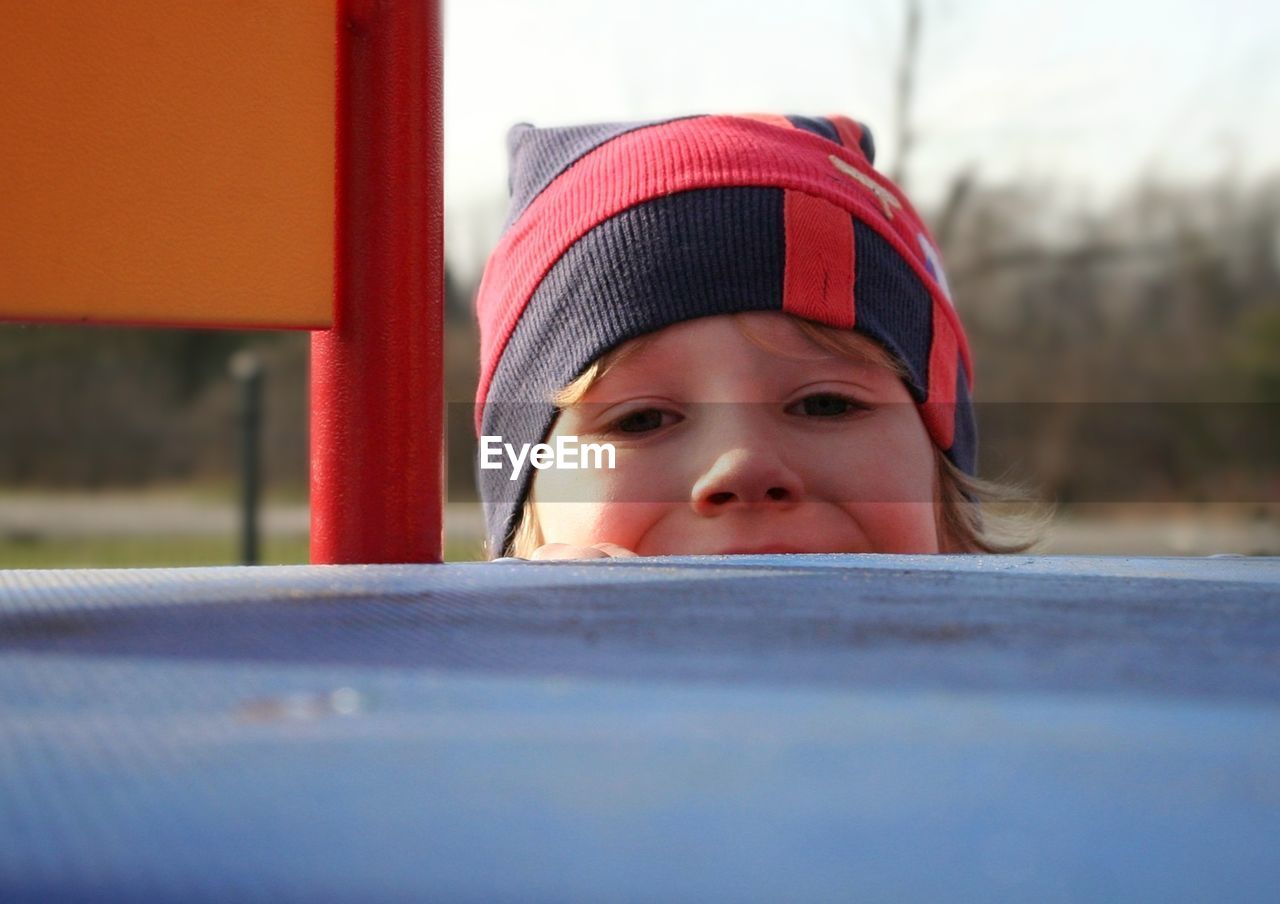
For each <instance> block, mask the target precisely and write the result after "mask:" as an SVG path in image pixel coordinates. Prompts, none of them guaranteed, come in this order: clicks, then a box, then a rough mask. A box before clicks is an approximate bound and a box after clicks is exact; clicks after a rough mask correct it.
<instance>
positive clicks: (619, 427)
mask: <svg viewBox="0 0 1280 904" xmlns="http://www.w3.org/2000/svg"><path fill="white" fill-rule="evenodd" d="M669 416H670V415H669V412H666V411H662V410H660V409H658V408H642V409H640V410H639V411H633V412H631V413H630V414H628V415H626V416H624V417H621V418H618V420H616V421H614V422H613V423H612V424H610V425H609V426H610V429H612V430H616V431H617V432H619V433H648V432H650V431H652V430H657V429H658V428H659V427H662V426H664V423H663V418H664V417H669Z"/></svg>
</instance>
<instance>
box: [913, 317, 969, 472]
mask: <svg viewBox="0 0 1280 904" xmlns="http://www.w3.org/2000/svg"><path fill="white" fill-rule="evenodd" d="M940 310H942V306H941V305H939V304H937V303H936V302H935V303H934V305H933V345H932V346H931V347H930V349H929V387H928V391H929V397H928V398H927V399H925V401H924V403H923V404H921V405H920V417H921V419H922V420H923V421H924V425H925V428H926V429H927V430H928V431H929V435H930V436H931V437H932V438H933V441H934V443H935V444H936V445H937V446H938V448H939V449H942V450H943V451H944V452H945V451H946V450H948V449H950V448H951V444H952V442H953V441H954V440H955V429H956V366H957V364H958V363H959V360H960V352H959V346H958V343H957V342H956V339H957V337H956V334H955V332H954V331H953V330H952V329H951V320H950V318H947V317H939V316H938V312H939V311H940Z"/></svg>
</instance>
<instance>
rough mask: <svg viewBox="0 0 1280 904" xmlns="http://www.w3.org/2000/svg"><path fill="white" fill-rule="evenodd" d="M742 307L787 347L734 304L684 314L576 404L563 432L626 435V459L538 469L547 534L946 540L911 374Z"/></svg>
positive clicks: (919, 548)
mask: <svg viewBox="0 0 1280 904" xmlns="http://www.w3.org/2000/svg"><path fill="white" fill-rule="evenodd" d="M740 316H743V317H744V318H745V319H746V320H747V321H748V326H749V328H750V329H751V331H752V332H753V333H755V334H756V335H757V336H759V337H760V338H761V339H762V340H764V342H765V343H766V344H768V345H770V346H771V347H774V348H777V349H779V351H780V352H781V354H778V353H774V352H771V351H768V350H766V349H764V348H761V347H760V346H759V345H757V344H756V343H754V342H752V341H751V340H749V339H748V338H747V337H746V336H745V335H743V333H742V331H741V330H740V329H739V328H738V326H737V325H736V324H735V322H734V319H733V317H731V316H727V315H725V316H716V317H703V318H700V319H697V320H690V321H686V322H683V323H678V324H675V325H673V326H670V327H668V328H666V329H664V330H662V331H660V332H658V333H655V334H653V335H652V336H651V337H649V341H648V344H647V345H646V346H645V347H644V348H643V349H641V350H640V351H639V352H638V353H636V354H633V355H630V356H628V357H625V358H623V359H622V360H621V361H620V362H618V363H617V364H615V365H614V366H613V367H612V368H611V369H610V370H609V371H608V372H607V373H606V374H605V375H604V376H603V377H602V378H601V379H600V380H598V381H597V382H596V383H595V384H594V385H593V386H592V387H591V389H590V390H589V391H588V392H587V394H586V395H585V396H584V398H583V399H582V401H581V402H580V403H579V404H577V405H575V406H572V407H569V408H567V409H566V410H565V411H563V412H562V413H561V414H560V416H559V418H558V420H557V422H556V425H555V429H554V430H553V431H552V434H551V438H550V439H549V440H548V442H549V443H552V444H554V443H555V442H556V438H557V437H560V436H577V437H578V438H579V442H580V443H587V442H594V443H604V442H609V443H612V444H613V445H614V447H615V450H616V467H615V468H614V469H612V470H609V469H595V470H567V469H554V468H551V469H547V470H543V471H539V472H537V473H536V478H535V484H534V498H535V502H534V506H535V512H536V514H537V517H538V520H539V524H540V525H541V528H542V533H543V540H544V542H545V543H567V544H570V545H573V546H583V547H586V546H591V545H593V544H596V543H614V544H617V545H619V546H622V547H625V548H626V549H629V550H632V551H634V552H635V553H637V554H639V555H642V556H645V555H681V554H683V555H698V554H725V553H750V552H911V553H934V552H938V529H937V522H936V515H935V507H934V501H935V500H936V498H937V492H938V489H937V479H936V467H935V463H934V453H933V445H932V443H931V441H930V439H929V435H928V433H927V432H926V431H925V427H924V424H923V422H922V421H921V420H920V416H919V413H918V412H917V409H916V406H915V405H914V404H913V403H912V400H911V397H910V395H908V393H907V389H906V387H905V386H904V385H903V384H902V382H901V380H900V379H899V378H898V376H897V375H896V374H894V373H892V372H891V371H888V370H885V369H884V368H881V367H878V366H875V365H871V364H864V363H861V362H858V361H854V360H852V359H850V358H848V357H846V356H843V355H839V354H837V353H835V352H831V351H828V350H826V349H824V348H822V347H821V346H818V345H817V344H816V343H814V342H813V340H811V339H809V338H808V337H807V336H805V335H804V334H803V333H802V332H801V331H800V330H799V329H797V328H796V326H795V325H794V322H793V321H792V320H791V318H790V316H789V315H787V314H783V313H773V312H759V313H753V314H747V315H740ZM858 338H859V339H860V340H862V341H863V342H866V343H867V345H868V346H871V345H873V343H871V342H870V340H866V339H865V338H863V337H858ZM797 359H803V360H797ZM844 400H851V401H844ZM860 406H866V407H865V408H864V407H860Z"/></svg>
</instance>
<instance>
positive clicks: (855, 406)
mask: <svg viewBox="0 0 1280 904" xmlns="http://www.w3.org/2000/svg"><path fill="white" fill-rule="evenodd" d="M797 408H798V409H799V411H795V409H797ZM870 410H871V407H870V406H869V405H864V404H862V403H861V402H859V401H857V400H856V399H851V398H849V397H848V396H842V395H838V394H837V393H834V392H818V393H814V394H813V395H809V396H805V397H804V398H803V399H801V400H800V401H798V402H796V403H795V404H794V405H792V406H791V407H790V408H788V409H787V412H788V413H789V414H790V413H793V411H794V413H797V414H803V415H804V416H806V417H819V418H829V417H841V416H843V415H847V414H851V413H853V412H855V411H870Z"/></svg>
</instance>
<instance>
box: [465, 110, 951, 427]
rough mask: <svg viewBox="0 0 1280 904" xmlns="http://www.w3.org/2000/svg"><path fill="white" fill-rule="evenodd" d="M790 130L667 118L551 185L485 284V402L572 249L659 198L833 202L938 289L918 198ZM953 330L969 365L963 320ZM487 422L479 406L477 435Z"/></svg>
mask: <svg viewBox="0 0 1280 904" xmlns="http://www.w3.org/2000/svg"><path fill="white" fill-rule="evenodd" d="M787 126H788V128H785V129H783V128H779V127H777V126H775V125H770V124H767V123H763V122H759V121H754V120H751V119H747V118H744V117H740V116H702V117H691V118H687V119H678V120H674V121H668V122H664V123H660V124H656V125H654V126H650V127H646V128H641V129H636V130H635V131H632V132H627V133H625V134H623V135H619V136H618V137H616V138H613V139H611V140H609V141H607V142H605V143H604V144H602V145H600V146H599V147H597V148H596V149H595V150H593V151H592V152H591V153H589V154H586V155H585V156H583V157H581V158H580V159H579V160H578V161H577V162H575V163H574V165H573V166H571V167H569V169H567V170H566V171H565V172H564V173H562V174H561V175H560V176H558V177H557V178H556V179H554V180H553V181H552V182H551V183H550V184H549V185H547V187H546V188H544V189H543V190H542V191H541V192H540V193H539V194H538V196H537V197H536V198H535V199H534V200H533V201H532V202H531V203H530V204H529V206H528V207H526V208H525V210H524V212H523V213H522V214H521V216H520V217H519V218H518V219H517V220H516V221H515V222H514V223H513V224H512V225H511V227H510V228H509V229H508V230H507V231H506V232H505V233H504V234H503V236H502V239H501V241H499V243H498V247H497V248H496V249H495V250H494V252H493V254H492V255H491V256H490V259H489V264H488V265H487V266H486V267H485V272H484V276H483V278H482V279H481V282H480V289H479V292H478V295H477V298H476V316H477V318H478V319H479V321H480V323H481V324H482V325H484V326H486V327H487V328H486V329H483V330H482V338H481V348H480V360H481V373H480V382H479V385H478V387H477V393H476V401H477V403H478V404H479V405H482V404H483V403H484V401H485V399H486V398H487V397H488V393H489V386H490V384H491V383H492V381H493V373H494V370H495V369H496V368H497V364H498V359H499V357H500V354H501V351H502V350H503V349H504V348H505V347H506V344H507V342H508V341H509V340H510V338H511V333H512V331H513V330H514V329H515V326H516V323H517V322H518V321H519V319H520V315H521V314H522V313H523V311H524V306H525V305H526V304H527V303H528V301H529V298H530V296H532V294H533V292H534V290H535V289H536V288H537V286H538V284H539V283H540V282H541V281H542V280H543V278H544V277H545V276H546V274H547V272H548V271H549V270H550V269H551V267H552V266H554V264H555V262H556V261H557V260H558V259H559V258H560V256H561V255H562V254H563V253H564V251H565V249H567V248H569V247H570V246H572V245H573V243H575V242H577V241H578V240H579V239H580V238H582V236H584V235H585V234H586V233H587V232H589V231H590V230H591V229H593V228H594V227H595V226H597V225H599V224H600V223H602V222H604V221H605V220H608V219H609V218H610V217H613V216H615V215H617V214H619V213H621V212H622V211H624V210H627V209H629V208H631V207H634V206H635V205H637V204H640V203H642V202H644V201H648V200H651V199H653V198H658V197H663V196H666V195H671V194H675V193H677V192H682V191H689V190H692V189H699V188H721V187H729V186H771V187H776V188H783V189H792V190H795V191H800V192H805V193H807V194H810V195H814V196H816V197H819V198H825V199H826V200H828V201H830V202H831V203H832V204H836V205H839V206H841V207H843V208H844V209H845V210H847V211H849V212H851V213H853V214H854V215H856V216H857V217H858V219H859V220H862V221H863V222H865V223H867V224H868V225H870V226H871V227H872V228H874V229H876V231H877V232H879V233H880V234H881V235H882V236H883V237H884V239H885V241H887V242H888V243H889V244H890V245H891V246H892V247H893V248H894V250H895V251H896V252H897V253H898V254H899V255H900V256H901V257H902V258H903V259H904V260H907V261H909V262H910V264H911V266H912V267H913V268H915V270H916V273H917V274H918V275H919V277H920V279H921V280H922V281H923V282H924V284H925V285H926V286H930V287H932V286H933V285H934V282H933V279H932V277H931V276H930V275H929V272H928V269H927V268H926V267H925V264H924V261H923V258H922V252H921V251H920V248H919V244H918V242H917V240H916V237H915V236H916V233H917V232H918V231H921V230H923V228H924V227H923V225H922V224H921V222H920V219H919V217H918V216H917V215H916V213H915V211H914V209H913V208H912V206H911V202H910V201H908V200H907V199H906V198H905V197H903V196H902V194H901V193H900V192H899V191H898V189H897V187H896V186H894V185H893V184H892V183H891V182H889V181H888V180H887V179H885V178H884V177H883V176H881V175H880V174H879V173H877V172H876V171H875V170H874V169H872V168H871V166H870V165H869V164H868V163H867V161H866V160H865V158H864V157H863V156H862V154H861V152H860V151H857V150H850V149H848V148H841V147H839V146H838V145H836V144H834V143H833V142H831V141H829V140H827V139H826V138H823V137H821V136H820V135H814V134H813V133H812V132H809V131H807V130H805V129H797V128H793V127H791V124H790V122H789V121H788V122H787ZM833 154H834V155H835V156H838V157H839V158H840V159H841V160H843V161H844V162H845V163H848V164H850V165H851V166H853V167H855V168H856V169H858V170H859V171H860V172H862V173H864V174H866V175H867V176H868V177H869V178H870V179H872V180H874V181H875V182H876V183H878V184H879V185H881V186H883V187H884V188H885V189H886V190H887V191H889V192H891V193H892V194H894V195H895V196H896V197H897V198H898V199H899V200H900V202H901V203H902V209H901V210H898V211H897V212H896V214H895V216H894V219H893V220H891V221H890V220H886V219H885V216H884V213H883V207H882V204H881V202H880V201H879V199H877V198H876V197H875V195H874V194H873V193H872V192H871V190H870V189H868V188H867V187H866V186H865V185H862V184H861V183H859V182H858V181H857V180H855V179H852V178H850V177H849V176H847V175H845V174H842V173H840V172H839V171H838V170H837V169H836V167H835V166H834V165H833V164H832V162H831V160H830V157H831V156H832V155H833ZM939 306H941V308H942V309H943V310H944V311H945V314H944V315H943V316H945V317H949V318H955V317H956V315H955V312H954V311H952V310H951V307H950V305H949V304H948V303H947V302H946V300H945V299H944V298H943V297H942V294H941V292H940V291H938V292H936V293H934V308H935V311H936V310H938V308H939ZM954 333H955V335H957V336H959V337H960V344H961V348H962V353H963V354H964V356H965V359H966V362H967V360H968V347H967V344H966V343H965V341H964V330H963V328H962V327H961V326H960V324H959V321H958V319H957V320H956V321H955V330H954ZM969 370H970V372H972V368H969ZM480 419H481V412H480V411H479V410H477V412H476V430H477V432H478V431H479V430H480Z"/></svg>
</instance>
